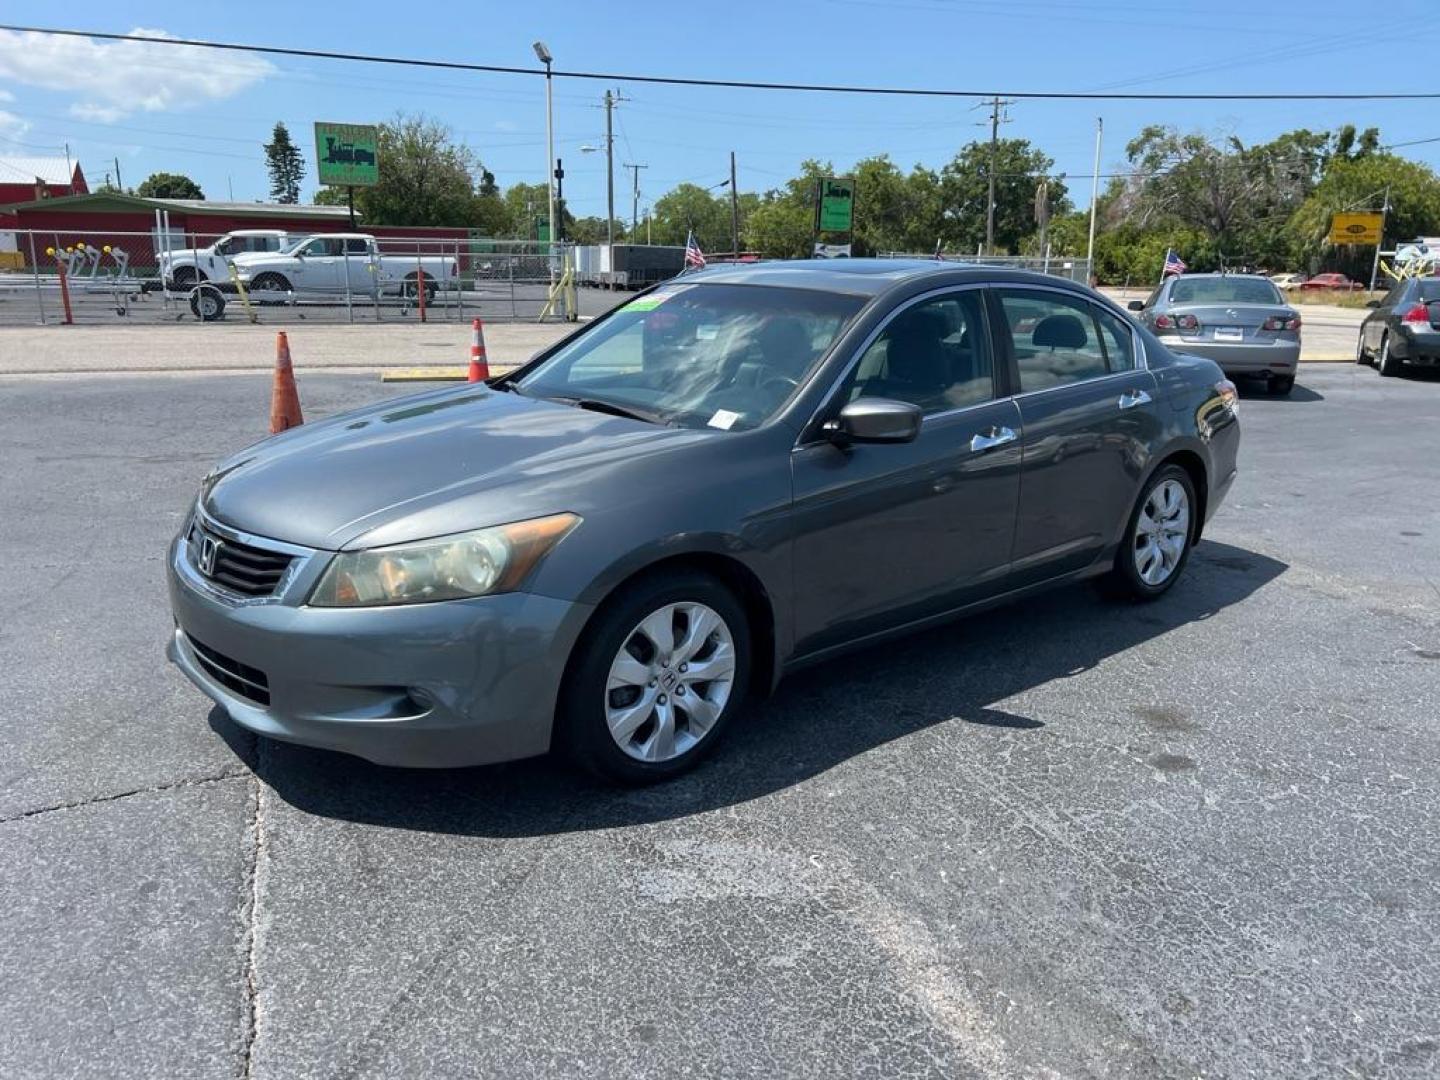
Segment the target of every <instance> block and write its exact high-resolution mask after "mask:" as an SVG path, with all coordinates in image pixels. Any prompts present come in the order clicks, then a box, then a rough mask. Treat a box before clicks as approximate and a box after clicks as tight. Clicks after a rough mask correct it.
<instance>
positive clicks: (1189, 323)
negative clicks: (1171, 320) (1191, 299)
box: [1175, 315, 1200, 330]
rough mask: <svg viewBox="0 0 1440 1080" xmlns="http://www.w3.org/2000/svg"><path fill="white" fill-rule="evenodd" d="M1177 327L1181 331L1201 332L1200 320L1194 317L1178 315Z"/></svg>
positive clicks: (1176, 319) (1176, 318)
mask: <svg viewBox="0 0 1440 1080" xmlns="http://www.w3.org/2000/svg"><path fill="white" fill-rule="evenodd" d="M1175 325H1176V326H1178V327H1179V328H1180V329H1181V330H1199V329H1200V320H1199V319H1197V318H1196V317H1195V316H1194V315H1177V316H1176V317H1175Z"/></svg>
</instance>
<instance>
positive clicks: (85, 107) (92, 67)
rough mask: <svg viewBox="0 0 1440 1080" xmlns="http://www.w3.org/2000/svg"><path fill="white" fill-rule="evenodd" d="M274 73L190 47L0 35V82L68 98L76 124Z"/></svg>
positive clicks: (204, 99)
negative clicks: (73, 99) (9, 82)
mask: <svg viewBox="0 0 1440 1080" xmlns="http://www.w3.org/2000/svg"><path fill="white" fill-rule="evenodd" d="M130 33H131V34H135V35H139V36H141V37H148V38H173V37H174V35H173V34H168V33H166V32H165V31H164V30H145V29H141V28H136V29H134V30H132V31H130ZM274 71H275V66H274V65H273V64H271V63H270V62H269V61H268V60H265V59H262V58H261V57H258V56H250V55H245V54H236V53H222V52H217V51H216V50H214V49H202V48H199V47H198V46H193V45H150V44H147V43H146V42H142V41H93V40H91V39H90V38H76V37H61V36H59V35H58V34H45V33H14V32H11V31H8V30H3V31H0V79H9V80H12V81H14V82H17V83H23V84H25V85H27V86H35V87H39V88H40V89H42V90H57V91H61V92H69V93H72V94H74V95H75V96H76V98H77V100H76V101H74V102H73V103H71V105H70V115H72V116H74V117H76V118H77V119H81V120H96V121H113V120H119V119H120V118H121V117H124V116H128V115H129V114H130V113H132V112H163V111H169V110H172V109H183V108H185V107H186V106H188V105H199V104H206V103H209V102H212V101H222V100H224V99H225V98H229V97H234V96H235V95H237V94H239V93H242V92H243V91H245V90H248V89H249V88H250V87H251V86H253V85H254V84H255V83H257V82H259V81H260V80H262V79H264V78H265V77H266V76H267V75H270V74H271V73H272V72H274ZM7 96H8V95H7Z"/></svg>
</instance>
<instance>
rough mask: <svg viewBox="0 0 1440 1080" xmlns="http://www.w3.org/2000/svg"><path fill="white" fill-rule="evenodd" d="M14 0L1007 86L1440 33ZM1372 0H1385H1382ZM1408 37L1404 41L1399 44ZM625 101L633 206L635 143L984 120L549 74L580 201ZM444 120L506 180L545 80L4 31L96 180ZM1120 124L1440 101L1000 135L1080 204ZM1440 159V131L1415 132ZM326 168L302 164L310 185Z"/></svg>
mask: <svg viewBox="0 0 1440 1080" xmlns="http://www.w3.org/2000/svg"><path fill="white" fill-rule="evenodd" d="M42 10H43V9H42V8H40V7H34V6H31V7H28V8H27V9H25V10H24V14H23V15H22V8H21V6H19V5H6V16H7V17H8V18H10V19H13V20H17V21H19V20H21V19H22V18H23V19H30V20H34V21H41V22H44V21H46V20H47V19H58V18H63V20H64V22H63V24H55V23H49V25H64V26H65V27H67V28H80V29H94V30H104V31H115V32H130V31H132V30H134V29H136V28H137V27H139V28H144V29H146V30H148V31H163V32H165V33H168V34H170V35H173V36H177V37H194V38H209V39H215V40H227V41H240V42H250V43H255V44H267V45H280V46H291V47H300V48H325V49H335V50H341V51H350V52H380V53H387V54H392V55H403V56H415V57H427V58H434V59H446V60H459V61H466V62H475V63H494V64H511V65H519V66H530V65H533V64H534V57H533V54H532V53H531V49H530V43H531V41H533V40H534V39H535V38H537V37H538V38H542V39H544V40H545V41H546V42H547V43H548V44H549V46H550V49H551V51H552V52H553V53H554V55H555V58H556V60H555V62H556V67H557V69H563V68H570V69H578V70H600V71H630V72H638V73H652V74H673V75H691V76H715V77H722V78H753V79H762V80H774V81H804V82H837V83H862V84H874V85H911V86H936V87H956V88H967V89H968V88H975V89H982V90H984V89H996V90H1000V91H1005V90H1099V89H1111V88H1123V89H1126V90H1135V91H1165V92H1242V91H1256V92H1303V91H1357V92H1358V91H1369V90H1376V89H1383V90H1392V91H1404V90H1411V91H1430V90H1434V89H1435V88H1436V82H1435V71H1434V68H1433V65H1432V64H1429V63H1427V62H1425V61H1424V59H1423V58H1425V57H1433V50H1432V49H1430V48H1429V47H1428V45H1427V42H1428V43H1433V42H1434V41H1436V40H1440V3H1437V2H1436V0H1390V2H1388V3H1386V4H1385V5H1384V6H1383V14H1384V22H1383V24H1382V23H1380V21H1379V20H1378V19H1372V18H1370V17H1369V16H1364V17H1362V16H1360V15H1358V14H1357V11H1358V9H1357V7H1356V5H1355V4H1354V3H1353V2H1342V0H1310V2H1308V3H1300V4H1262V3H1255V2H1254V0H1206V2H1205V3H1203V4H1202V3H1182V2H1179V0H1158V2H1157V0H1093V2H1092V0H1073V2H1072V0H769V2H765V3H757V2H753V0H726V2H723V3H721V2H713V3H695V2H694V0H690V2H685V0H680V2H669V3H638V2H630V3H604V2H576V3H545V2H540V0H531V2H529V3H523V4H516V3H510V4H493V3H484V2H471V3H469V4H465V3H459V4H425V5H412V6H407V5H403V4H397V3H395V2H393V0H391V2H389V3H386V4H370V3H363V2H356V3H350V4H346V5H343V6H342V5H328V4H326V5H321V4H301V3H269V2H264V0H248V2H246V3H244V4H233V5H231V4H193V5H187V4H166V5H155V4H145V5H129V4H122V3H114V2H111V3H103V4H102V3H98V2H91V0H69V2H67V3H66V4H64V5H62V6H56V7H53V8H52V9H51V10H52V12H53V14H50V15H48V16H46V15H41V14H40V12H41V11H42ZM1376 10H1377V12H1378V11H1379V10H1380V9H1376ZM1407 56H1408V57H1410V59H1409V60H1407V59H1406V57H1407ZM607 85H610V86H611V88H612V89H616V90H618V91H619V92H620V93H622V94H623V95H624V96H625V97H626V98H628V99H629V100H627V101H625V102H624V103H623V104H622V105H621V106H620V108H619V109H617V111H616V162H617V165H616V189H617V194H616V210H617V213H618V214H619V215H620V216H622V217H628V216H629V211H630V198H629V177H630V173H629V172H628V171H627V170H623V169H621V168H620V164H621V163H624V162H638V163H643V164H646V165H648V168H647V169H645V170H644V171H642V172H641V174H640V176H641V188H642V192H643V194H642V198H641V205H642V208H643V206H644V204H645V203H647V202H649V201H651V200H653V199H654V198H657V197H658V196H659V195H661V194H663V193H664V192H665V191H666V190H667V189H669V188H670V187H673V186H674V185H675V184H677V183H680V182H682V181H687V180H688V181H691V182H694V183H698V184H702V185H711V184H717V183H719V182H720V181H722V180H723V179H725V176H726V174H727V170H728V154H729V152H730V151H731V150H732V149H733V150H735V151H736V152H737V155H738V160H739V174H740V187H741V190H763V189H765V188H769V187H774V186H778V185H780V184H781V183H783V182H784V180H785V179H786V178H787V177H789V176H791V175H793V174H794V172H795V170H796V167H797V166H798V164H799V162H800V161H801V160H802V159H804V158H806V157H817V158H820V159H822V160H826V159H828V160H831V161H833V162H834V163H835V165H836V166H837V168H838V169H840V170H843V169H844V168H845V167H846V166H848V165H849V164H850V163H852V162H853V161H855V160H856V159H857V158H859V157H864V156H866V155H869V154H875V153H882V152H883V153H888V154H889V155H890V156H891V158H892V159H893V160H895V161H896V162H897V163H898V164H900V165H901V166H903V167H906V168H908V167H909V166H911V165H913V164H915V163H917V162H918V163H924V164H926V165H929V166H932V167H936V168H938V167H939V166H941V165H942V164H944V163H945V162H946V161H947V160H949V158H950V157H951V156H953V154H954V152H955V151H956V149H957V148H958V147H960V146H961V145H963V144H964V143H965V142H967V141H970V140H972V139H977V138H983V137H986V136H987V134H988V133H987V131H986V129H985V128H984V127H982V126H980V125H982V124H985V122H986V114H985V112H984V110H983V109H980V108H975V107H974V106H975V105H976V102H972V101H968V100H955V99H943V100H925V99H913V98H874V97H861V96H854V95H833V94H804V93H781V92H773V91H747V90H721V89H698V88H680V87H665V86H654V85H645V84H639V83H625V82H623V81H620V82H616V83H613V84H606V83H601V82H594V81H580V80H557V83H556V95H555V112H556V153H557V154H558V155H560V156H561V157H563V159H564V160H565V163H566V183H565V186H566V196H567V199H568V202H569V205H570V207H571V209H572V211H573V212H574V213H576V214H577V215H579V216H585V215H588V214H603V213H604V206H605V169H604V155H603V154H595V153H591V154H582V153H581V151H580V146H581V145H582V144H591V145H596V146H598V145H601V144H602V140H603V133H604V112H603V110H602V109H601V108H600V98H601V95H602V93H603V92H604V90H605V89H606V86H607ZM401 109H403V110H406V111H412V112H413V111H424V112H426V113H428V114H430V115H432V116H434V117H437V118H438V119H440V120H442V121H443V122H445V123H447V124H449V125H450V126H451V127H452V128H453V129H454V131H455V132H456V134H457V136H458V137H459V139H460V140H461V141H463V142H465V143H466V144H467V145H469V146H470V147H471V148H472V149H473V150H474V151H475V153H476V154H477V156H478V157H479V158H480V159H481V160H482V161H483V162H484V163H485V165H486V166H487V167H488V168H489V169H490V170H491V171H493V172H494V173H495V174H496V177H497V179H498V180H499V181H500V183H501V184H506V185H508V184H510V183H514V182H516V181H522V180H523V181H529V182H540V181H543V178H544V172H545V116H544V86H543V80H541V79H537V78H527V77H524V76H501V75H479V74H471V73H464V72H445V71H424V70H418V69H407V68H396V67H377V66H372V65H361V64H355V63H342V62H331V61H322V60H301V59H291V58H284V57H274V58H270V59H268V60H264V59H259V58H252V57H241V56H237V55H234V54H215V53H205V54H202V55H200V56H195V55H190V54H188V53H186V52H182V51H180V50H173V49H167V50H164V51H161V50H160V49H159V47H154V46H125V45H119V46H106V45H103V44H101V45H96V46H94V47H91V46H90V45H88V43H86V42H76V41H70V42H67V41H64V40H62V39H50V40H47V41H43V42H37V41H33V40H31V41H24V42H21V41H19V40H18V39H17V38H15V37H13V36H11V35H0V154H6V155H14V154H26V155H41V154H53V153H59V152H60V150H61V145H62V143H65V142H68V143H69V144H70V149H71V153H72V154H73V155H75V156H76V157H78V159H79V160H80V161H81V162H82V163H83V165H84V167H85V171H86V174H87V176H88V177H89V178H90V180H91V183H92V184H95V183H99V182H100V181H101V180H102V179H103V177H104V174H105V173H106V172H107V171H113V170H114V165H113V163H112V159H114V158H117V157H118V158H119V165H120V169H121V172H122V174H123V178H124V181H125V183H126V184H127V185H133V184H135V183H137V182H138V181H139V180H140V179H142V178H143V177H144V176H146V175H148V174H149V173H150V172H153V171H157V170H165V171H175V172H183V173H186V174H188V175H190V176H192V177H194V178H195V179H196V180H197V181H198V182H199V183H200V185H201V186H202V188H204V190H205V192H206V194H207V195H208V196H209V197H211V198H220V199H223V198H226V197H227V196H228V195H229V193H230V191H231V190H233V192H234V196H235V197H236V198H237V199H246V200H249V199H255V198H260V197H263V196H264V195H265V193H266V187H267V182H266V178H265V173H264V167H263V160H262V156H261V153H260V150H259V144H260V143H261V142H263V141H265V139H266V138H268V135H269V132H270V129H271V127H272V125H273V124H274V122H275V121H276V120H284V121H285V123H286V124H287V125H288V126H289V127H290V129H291V132H292V134H293V135H294V136H295V137H296V138H297V139H298V140H299V141H301V143H302V145H303V146H305V148H306V151H307V158H312V157H313V149H312V148H311V146H310V143H311V124H312V122H313V121H315V120H334V121H348V122H357V123H360V122H368V121H373V120H380V119H384V118H386V117H388V116H391V115H393V114H394V113H395V111H396V110H401ZM1097 115H1098V116H1103V117H1104V119H1105V131H1106V134H1105V140H1106V141H1105V149H1104V157H1103V159H1102V160H1103V166H1102V172H1108V171H1115V170H1117V169H1119V168H1121V167H1123V165H1124V144H1125V142H1126V141H1127V140H1128V139H1129V138H1130V137H1132V136H1133V135H1134V134H1135V133H1136V132H1137V131H1138V130H1139V129H1140V128H1141V127H1142V126H1144V125H1145V124H1148V123H1170V124H1175V125H1178V126H1180V127H1181V128H1184V129H1202V130H1205V131H1207V132H1211V133H1216V134H1221V133H1224V134H1229V133H1234V134H1236V135H1238V136H1239V137H1240V138H1241V139H1243V140H1245V141H1247V142H1252V141H1263V140H1265V139H1267V138H1269V137H1271V136H1273V135H1274V134H1276V133H1278V132H1280V131H1283V130H1286V129H1289V128H1293V127H1300V126H1307V127H1311V128H1333V127H1336V126H1338V125H1340V124H1342V123H1346V122H1349V123H1354V124H1355V125H1357V126H1358V127H1366V126H1370V125H1374V126H1378V127H1379V128H1380V129H1381V134H1382V138H1383V139H1384V141H1386V142H1402V141H1409V140H1415V139H1425V138H1429V137H1432V136H1440V108H1437V107H1436V104H1435V103H1433V102H1429V103H1427V102H1311V103H1305V102H1299V103H1296V102H1280V103H1176V102H1057V101H1021V102H1019V103H1018V104H1016V105H1014V106H1012V107H1011V108H1010V110H1009V116H1010V122H1009V123H1008V124H1006V125H1005V126H1004V128H1003V131H1004V134H1005V135H1007V136H1012V137H1023V138H1027V139H1030V140H1031V141H1032V142H1034V143H1035V144H1036V145H1037V146H1039V147H1040V148H1042V149H1044V150H1045V151H1046V152H1047V153H1049V154H1050V155H1051V156H1052V157H1053V158H1055V160H1056V169H1057V170H1059V171H1063V172H1065V173H1067V174H1069V176H1070V177H1071V178H1072V179H1071V180H1070V181H1069V183H1070V187H1071V191H1072V196H1073V197H1074V198H1075V201H1076V202H1077V203H1078V204H1080V205H1085V204H1086V203H1088V200H1089V183H1090V182H1089V180H1088V178H1081V177H1082V174H1089V173H1090V172H1091V171H1092V169H1091V157H1092V154H1093V150H1094V132H1095V118H1096V116H1097ZM1402 152H1404V153H1407V154H1409V155H1411V156H1413V157H1415V158H1416V159H1418V160H1422V161H1426V162H1428V163H1429V164H1430V165H1432V166H1436V167H1440V142H1436V143H1431V144H1429V145H1425V146H1417V147H1413V148H1407V149H1406V150H1404V151H1402ZM314 187H315V183H314V177H313V173H312V174H311V176H310V177H309V178H308V179H307V182H306V185H305V189H304V192H305V198H306V199H308V198H309V197H310V195H311V193H312V192H313V190H314Z"/></svg>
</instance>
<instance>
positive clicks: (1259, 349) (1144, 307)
mask: <svg viewBox="0 0 1440 1080" xmlns="http://www.w3.org/2000/svg"><path fill="white" fill-rule="evenodd" d="M1129 306H1130V310H1131V311H1135V312H1139V318H1140V321H1141V322H1142V323H1144V324H1145V325H1146V326H1147V327H1149V328H1150V329H1151V330H1153V331H1154V332H1155V335H1156V336H1157V337H1159V338H1160V339H1161V340H1162V341H1164V342H1165V344H1166V345H1168V346H1169V347H1170V348H1171V349H1172V350H1173V351H1175V352H1181V353H1190V354H1192V355H1194V356H1203V357H1205V358H1207V359H1209V360H1213V361H1215V363H1217V364H1219V365H1220V367H1221V368H1223V369H1224V371H1225V374H1226V375H1250V376H1255V377H1259V378H1263V379H1265V380H1266V381H1267V386H1268V389H1269V391H1270V393H1272V394H1288V393H1290V391H1291V389H1293V388H1294V386H1295V369H1296V368H1297V367H1298V366H1299V364H1300V313H1299V312H1298V311H1296V310H1295V309H1294V308H1293V307H1291V306H1290V305H1289V304H1287V303H1286V302H1285V298H1284V297H1282V296H1281V295H1280V290H1279V289H1277V288H1276V287H1275V285H1274V283H1273V282H1271V281H1269V280H1268V279H1266V278H1263V277H1259V276H1256V275H1251V274H1183V275H1180V276H1178V277H1171V278H1166V279H1165V281H1163V282H1161V284H1160V285H1159V286H1158V287H1157V288H1156V289H1155V291H1154V292H1153V293H1151V294H1150V296H1149V298H1148V299H1146V300H1144V301H1140V300H1134V301H1131V303H1130V305H1129Z"/></svg>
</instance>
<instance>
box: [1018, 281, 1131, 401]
mask: <svg viewBox="0 0 1440 1080" xmlns="http://www.w3.org/2000/svg"><path fill="white" fill-rule="evenodd" d="M997 294H998V295H999V297H1000V306H1001V309H1002V310H1003V311H1004V312H1005V323H1006V326H1007V327H1008V328H1009V331H1010V340H1011V342H1012V344H1013V348H1014V352H1015V363H1016V366H1017V368H1018V369H1019V372H1020V392H1021V393H1025V394H1028V393H1030V392H1032V391H1035V390H1049V389H1051V388H1052V387H1056V386H1065V385H1067V384H1069V383H1075V382H1082V381H1084V380H1085V379H1095V378H1099V377H1101V376H1103V375H1108V374H1109V373H1110V367H1109V364H1108V362H1107V361H1106V356H1105V346H1104V345H1103V344H1101V337H1100V328H1099V326H1098V325H1097V323H1096V320H1095V309H1094V306H1093V305H1092V304H1090V303H1089V302H1088V301H1086V300H1083V299H1081V298H1080V297H1074V298H1071V297H1068V296H1062V295H1060V294H1059V293H1051V292H1040V291H1035V292H1031V291H1028V290H1022V289H999V290H997ZM1132 363H1133V360H1132Z"/></svg>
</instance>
